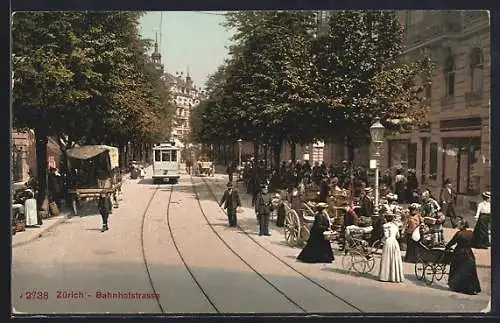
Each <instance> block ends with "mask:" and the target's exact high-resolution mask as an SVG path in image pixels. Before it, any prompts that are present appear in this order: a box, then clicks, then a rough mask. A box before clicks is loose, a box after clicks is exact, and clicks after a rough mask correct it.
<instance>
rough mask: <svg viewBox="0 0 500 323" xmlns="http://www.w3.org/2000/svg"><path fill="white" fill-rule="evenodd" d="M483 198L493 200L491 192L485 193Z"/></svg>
mask: <svg viewBox="0 0 500 323" xmlns="http://www.w3.org/2000/svg"><path fill="white" fill-rule="evenodd" d="M482 195H483V197H485V198H491V192H483V194H482Z"/></svg>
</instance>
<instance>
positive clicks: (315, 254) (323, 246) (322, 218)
mask: <svg viewBox="0 0 500 323" xmlns="http://www.w3.org/2000/svg"><path fill="white" fill-rule="evenodd" d="M326 208H328V204H326V203H318V206H317V212H316V215H315V219H314V224H313V226H312V228H311V231H310V235H309V239H308V240H307V244H306V246H305V247H304V249H302V251H301V252H300V254H299V255H298V256H297V260H300V261H302V262H307V263H331V262H332V261H333V260H334V259H335V258H334V256H333V250H332V246H331V245H330V241H328V240H325V238H324V236H323V232H325V231H327V230H329V229H330V221H329V219H328V218H327V215H326V214H325V213H324V212H323V210H324V209H326Z"/></svg>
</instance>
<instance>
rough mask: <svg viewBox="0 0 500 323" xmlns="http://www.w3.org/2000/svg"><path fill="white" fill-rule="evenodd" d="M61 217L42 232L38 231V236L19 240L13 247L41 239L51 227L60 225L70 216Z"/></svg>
mask: <svg viewBox="0 0 500 323" xmlns="http://www.w3.org/2000/svg"><path fill="white" fill-rule="evenodd" d="M60 216H61V218H60V219H59V220H57V221H55V222H54V223H52V224H50V225H49V226H47V227H45V228H44V229H43V230H42V231H40V233H38V234H37V235H36V236H34V237H33V238H31V239H28V240H26V241H22V242H18V243H15V244H12V248H16V247H20V246H24V245H27V244H29V243H32V242H34V241H36V240H38V239H40V238H41V237H43V235H44V234H45V233H46V232H47V231H49V230H50V229H52V228H55V227H56V226H58V225H59V224H61V223H63V222H65V221H66V220H68V217H67V214H65V215H60Z"/></svg>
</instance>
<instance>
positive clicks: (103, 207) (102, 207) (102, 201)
mask: <svg viewBox="0 0 500 323" xmlns="http://www.w3.org/2000/svg"><path fill="white" fill-rule="evenodd" d="M97 208H98V209H99V213H100V214H101V217H102V229H101V232H104V231H108V230H109V228H108V217H109V214H110V213H111V209H112V205H111V197H110V196H109V195H108V194H107V193H101V194H100V196H99V200H97Z"/></svg>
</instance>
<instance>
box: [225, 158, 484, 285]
mask: <svg viewBox="0 0 500 323" xmlns="http://www.w3.org/2000/svg"><path fill="white" fill-rule="evenodd" d="M226 171H227V174H228V175H229V184H228V190H232V181H233V173H235V172H237V173H239V176H238V178H240V177H241V179H242V180H243V181H244V183H245V187H246V190H247V193H248V194H251V195H252V201H253V205H254V207H255V212H256V215H257V220H258V222H259V228H260V230H259V231H260V235H270V234H269V229H268V223H269V214H270V213H271V210H272V209H273V203H272V196H271V195H270V193H269V192H273V191H278V190H286V191H287V192H288V193H290V194H289V196H291V195H292V194H293V192H294V191H295V192H301V191H302V192H303V191H304V189H305V187H311V186H312V187H314V188H315V189H317V190H318V195H317V197H316V198H315V201H316V202H317V204H316V214H315V219H314V222H313V224H312V226H311V229H310V235H309V239H308V241H307V243H306V245H305V247H304V248H303V249H302V251H301V252H300V254H299V255H298V256H297V259H298V260H299V261H302V262H307V263H330V262H333V261H334V260H335V257H334V253H333V250H332V247H331V245H330V242H329V241H328V240H326V239H325V238H324V233H325V232H327V231H328V230H330V229H331V227H332V221H331V219H330V218H329V216H328V213H327V212H325V210H326V209H328V207H329V205H328V204H327V201H328V197H329V195H330V194H331V192H332V191H335V190H338V191H342V190H345V189H348V190H350V191H351V192H353V194H352V197H353V198H352V199H351V201H350V203H349V205H348V206H347V207H346V212H345V216H344V222H345V223H344V229H345V228H346V227H349V226H358V225H360V222H362V221H361V220H360V219H362V218H369V217H372V216H373V211H374V203H373V189H371V188H370V187H368V184H367V183H368V178H369V170H368V169H366V168H364V167H356V168H353V167H350V166H349V164H348V163H347V161H343V162H342V163H340V164H339V165H336V166H329V167H327V166H326V165H325V163H324V162H323V163H321V164H320V163H315V164H314V166H312V165H311V164H310V163H309V162H308V161H305V162H300V161H299V162H291V161H289V162H288V163H286V162H283V163H282V164H281V165H280V166H279V167H276V168H274V169H273V168H270V167H266V166H265V163H264V161H255V160H250V161H249V162H247V163H245V165H244V166H243V167H241V168H237V167H236V163H233V164H231V165H229V166H228V167H227V169H226ZM380 183H381V186H380V193H381V196H382V197H383V198H382V207H381V208H380V213H379V215H380V216H379V217H378V222H377V223H371V224H372V225H373V231H372V239H371V240H372V241H374V240H377V239H380V238H382V240H383V241H384V244H383V250H382V257H381V263H380V270H379V280H381V281H389V282H403V281H404V280H405V278H404V273H403V261H404V262H410V263H414V262H416V261H417V258H418V252H419V248H420V246H421V245H422V244H423V243H424V242H425V241H424V235H426V237H430V238H431V239H432V244H431V245H430V246H429V247H430V248H435V247H442V248H444V249H445V250H451V249H452V247H455V248H454V249H453V255H452V260H451V263H450V271H449V280H448V285H449V287H450V289H452V290H454V291H457V292H462V293H467V294H477V293H479V292H481V287H480V284H479V279H478V276H477V270H476V264H475V257H474V253H473V251H472V248H488V247H489V246H490V242H489V241H490V240H489V239H490V238H489V228H490V225H491V219H490V214H491V213H490V198H491V194H490V193H489V192H485V193H484V194H483V201H482V202H481V203H479V205H478V208H477V213H476V217H475V218H476V219H477V224H476V226H475V228H474V231H471V230H469V229H468V226H469V225H468V222H467V221H465V220H463V219H461V217H459V216H457V214H456V212H455V208H454V204H455V202H456V196H457V195H456V192H455V190H454V189H453V186H452V183H451V181H450V180H446V181H445V183H444V185H443V187H442V189H441V190H440V193H439V198H438V199H437V198H435V197H434V196H433V195H432V193H431V191H430V190H429V189H422V188H419V185H418V180H417V176H416V172H415V171H414V170H408V171H406V172H404V171H403V170H402V169H397V170H396V172H395V174H394V176H393V174H392V173H391V171H390V170H386V171H385V172H384V173H383V174H382V175H381V178H380ZM233 194H234V193H233ZM236 195H237V193H236ZM228 200H231V198H229V195H227V193H224V197H223V199H222V201H221V204H223V203H226V205H227V202H226V201H228ZM354 200H356V203H357V207H356V208H354V207H353V201H354ZM233 201H234V202H231V203H229V204H230V205H232V206H233V207H234V209H236V207H237V206H240V205H241V202H240V200H239V196H237V197H236V198H233ZM403 204H407V210H408V212H407V213H405V214H404V218H401V215H400V214H399V216H398V214H397V212H396V211H395V209H396V208H398V207H399V208H400V209H401V205H403ZM228 214H229V209H228ZM233 214H234V215H235V214H236V211H231V215H233ZM231 218H232V216H231ZM235 218H236V216H234V220H231V219H230V224H233V223H236V222H235V221H236V220H235ZM446 219H449V221H450V224H451V226H452V227H453V228H457V229H458V231H457V232H456V234H455V235H454V236H453V238H452V239H451V240H450V241H449V242H448V243H446V242H445V240H444V233H443V224H444V223H445V220H446ZM429 220H432V221H431V222H430V223H427V221H429ZM280 222H281V226H282V225H283V223H282V222H283V221H282V219H281V221H280V217H279V216H278V219H277V224H278V226H280ZM424 224H426V225H427V226H426V227H427V229H428V231H426V232H424V231H423V228H424ZM401 241H403V242H405V245H406V255H405V257H404V258H403V257H402V254H401V248H400V242H401ZM450 252H451V251H450Z"/></svg>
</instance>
